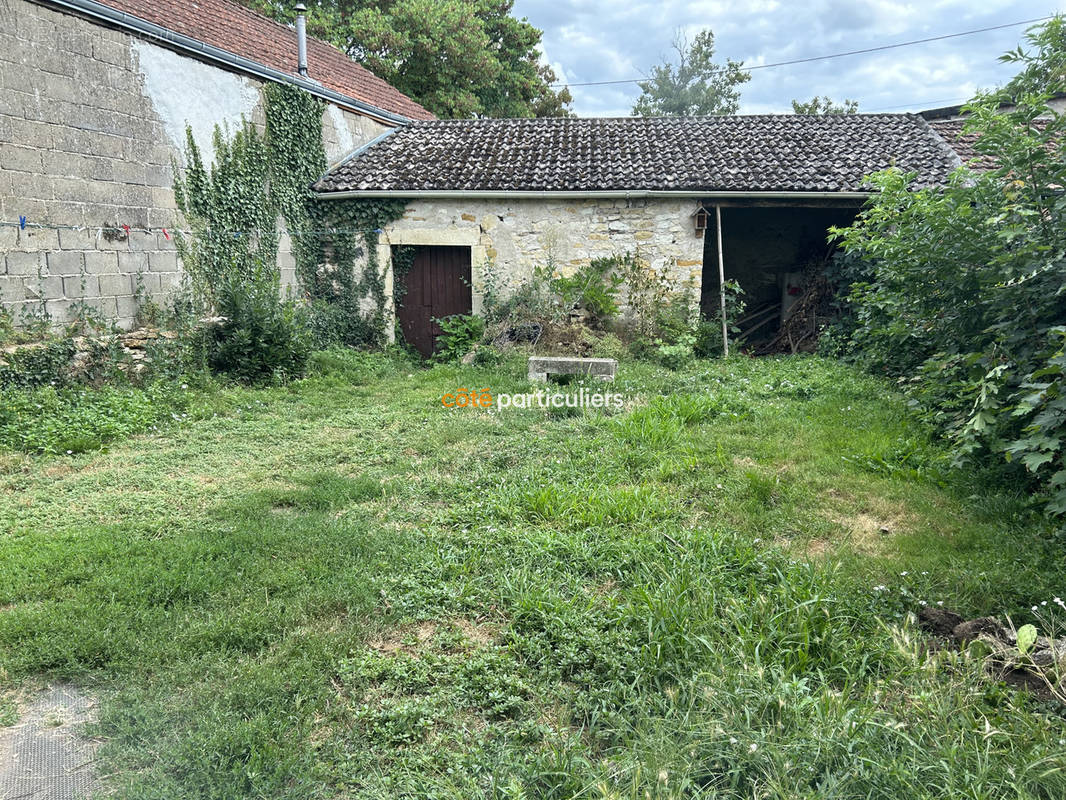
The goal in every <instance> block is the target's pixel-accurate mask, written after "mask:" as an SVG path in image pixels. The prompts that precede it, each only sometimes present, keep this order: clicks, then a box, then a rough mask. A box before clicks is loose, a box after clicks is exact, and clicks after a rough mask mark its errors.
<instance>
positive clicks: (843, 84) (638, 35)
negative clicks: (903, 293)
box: [514, 0, 1066, 116]
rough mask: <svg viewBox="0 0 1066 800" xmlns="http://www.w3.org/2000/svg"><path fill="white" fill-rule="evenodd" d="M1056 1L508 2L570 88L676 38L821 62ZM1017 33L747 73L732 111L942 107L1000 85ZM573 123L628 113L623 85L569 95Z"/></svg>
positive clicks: (627, 71) (1057, 1) (1022, 13)
mask: <svg viewBox="0 0 1066 800" xmlns="http://www.w3.org/2000/svg"><path fill="white" fill-rule="evenodd" d="M1064 8H1066V2H1064V0H1043V2H1041V1H1040V0H976V2H975V0H925V2H903V1H902V0H806V2H796V1H795V0H792V1H791V2H790V1H789V0H736V1H735V2H729V1H728V0H690V1H689V2H679V1H676V0H657V1H655V2H644V0H621V2H619V0H516V2H515V7H514V14H515V15H516V16H519V17H522V16H524V17H527V18H528V19H529V21H530V22H532V23H533V24H534V25H536V26H537V27H538V28H540V29H542V30H543V31H544V40H543V50H544V56H545V58H546V60H547V61H548V62H549V63H551V64H552V65H553V66H554V67H555V71H556V73H557V74H558V75H560V77H561V78H562V77H565V79H566V80H567V81H569V82H572V83H583V82H588V81H611V80H622V79H629V78H638V77H641V76H643V75H646V74H647V72H648V70H649V68H650V67H651V66H652V65H654V64H657V63H661V62H662V61H663V60H664V58H666V57H672V56H673V55H674V53H673V51H672V49H671V42H672V41H673V39H674V35H675V32H676V31H678V30H680V31H683V32H685V33H686V34H687V35H689V37H690V38H691V36H692V35H693V34H694V33H696V32H698V31H699V30H700V29H702V28H710V29H711V30H713V31H714V34H715V38H716V45H717V47H716V56H715V57H716V60H720V61H722V60H724V59H725V58H727V57H728V58H733V59H738V60H743V61H744V64H745V66H754V65H757V64H768V63H773V62H778V61H789V60H792V59H799V58H806V57H809V56H821V55H827V54H830V53H839V52H841V51H848V50H859V49H862V48H868V47H878V46H881V45H886V44H896V43H898V42H905V41H909V40H913V39H923V38H927V37H931V36H940V35H943V34H950V33H959V32H962V31H969V30H973V29H975V28H987V27H991V26H994V25H1003V24H1006V23H1012V22H1020V21H1023V20H1031V19H1036V18H1039V17H1044V16H1047V15H1049V14H1053V13H1056V12H1057V11H1060V10H1062V9H1064ZM1026 27H1027V26H1024V25H1020V26H1015V27H1011V28H1006V29H1003V30H997V31H989V32H986V33H978V34H974V35H971V36H963V37H958V38H954V39H947V40H945V41H938V42H929V43H926V44H919V45H914V46H910V47H902V48H898V49H893V50H886V51H882V52H879V53H868V54H864V55H855V56H847V57H844V58H835V59H829V60H825V61H815V62H813V63H809V64H799V65H794V66H787V67H775V68H769V69H763V70H755V71H754V72H752V74H751V76H752V77H751V81H750V82H748V83H747V84H744V85H743V87H742V89H741V112H742V113H750V114H758V113H766V112H775V111H777V112H780V111H790V110H791V106H790V104H789V101H790V100H792V99H793V98H803V99H809V98H810V97H812V96H813V95H816V94H817V95H829V96H830V97H833V98H834V99H838V100H839V99H843V98H845V97H847V98H852V99H855V100H858V101H859V108H860V110H861V111H906V110H920V109H924V108H936V107H938V106H945V105H953V104H956V103H959V102H962V101H964V100H966V99H968V98H969V97H970V96H971V95H972V94H973V92H974V90H975V89H977V88H990V87H993V86H996V85H998V84H1000V83H1002V82H1003V81H1004V80H1005V79H1007V78H1008V77H1010V75H1011V74H1012V72H1013V69H1012V67H1011V66H1010V65H1003V64H1000V63H999V62H998V61H997V60H996V59H997V56H999V55H1000V54H1001V53H1003V52H1004V51H1006V50H1009V49H1011V48H1013V47H1015V46H1016V45H1017V44H1018V43H1019V41H1020V40H1021V36H1022V34H1023V32H1024V31H1025V28H1026ZM571 92H572V93H573V95H574V110H575V111H576V112H577V113H578V114H579V115H581V116H616V115H623V116H624V115H628V114H629V112H630V109H631V108H632V106H633V102H634V101H635V100H636V98H637V97H638V96H639V94H640V89H639V88H638V87H637V86H636V84H633V83H624V84H616V85H607V86H572V87H571Z"/></svg>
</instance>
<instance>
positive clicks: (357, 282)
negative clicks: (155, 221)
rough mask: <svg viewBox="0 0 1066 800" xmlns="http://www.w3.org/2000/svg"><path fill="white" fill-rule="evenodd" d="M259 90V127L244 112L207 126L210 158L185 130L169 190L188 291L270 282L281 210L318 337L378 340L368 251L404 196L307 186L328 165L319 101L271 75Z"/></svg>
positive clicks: (378, 297)
mask: <svg viewBox="0 0 1066 800" xmlns="http://www.w3.org/2000/svg"><path fill="white" fill-rule="evenodd" d="M265 97H266V130H265V134H264V135H260V134H259V133H258V132H257V130H256V128H255V126H253V125H252V124H251V123H249V122H247V121H245V122H242V124H241V127H240V129H239V130H238V131H237V132H236V133H235V134H234V135H233V137H232V138H231V139H227V138H226V137H225V136H224V135H223V133H222V131H221V129H218V128H216V130H215V134H214V148H215V161H214V163H213V164H211V166H210V167H205V166H204V164H203V159H202V157H201V154H200V151H199V149H198V148H197V146H196V142H195V141H194V140H193V137H192V132H191V130H189V131H187V141H186V153H185V155H186V164H187V166H186V169H185V171H184V174H180V177H179V178H178V179H176V181H175V187H174V193H175V198H176V200H177V203H178V207H179V208H180V209H181V211H182V212H183V213H184V214H185V216H186V217H187V219H188V221H189V224H190V227H191V229H192V231H193V235H192V236H191V237H181V238H179V239H178V242H177V243H178V251H179V254H180V255H181V257H182V261H183V262H184V263H185V265H186V270H187V272H188V273H189V276H190V279H191V282H192V286H193V289H194V295H195V296H197V297H198V298H200V299H201V300H202V301H203V305H205V306H206V307H207V308H211V307H213V306H214V301H215V300H216V299H217V294H218V290H217V287H218V286H219V285H220V284H223V283H225V282H226V281H228V280H231V279H236V280H247V281H252V280H254V281H261V280H264V279H265V280H269V281H271V282H273V284H274V286H275V287H277V286H278V285H279V283H280V276H279V272H278V266H277V253H278V243H279V238H280V237H279V232H278V220H279V218H283V219H284V220H285V227H286V228H287V230H288V231H289V232H290V234H291V239H292V253H293V257H294V260H295V262H296V279H297V282H298V285H299V289H300V291H301V293H302V294H303V296H304V297H305V299H306V300H307V305H308V308H309V311H310V313H309V319H310V324H311V327H312V332H313V333H314V335H315V337H316V339H318V340H319V343H320V344H349V345H355V346H374V345H380V344H381V343H382V341H383V338H384V324H385V308H386V305H387V298H386V295H385V283H384V276H383V274H382V270H381V265H380V264H379V262H378V257H377V244H378V241H379V232H380V230H381V229H382V228H384V227H385V225H387V224H388V223H389V222H391V221H393V220H395V219H398V218H399V217H400V216H401V215H402V214H403V211H404V208H405V205H406V204H405V203H404V202H403V201H397V200H387V199H385V200H379V199H359V200H353V199H349V200H320V199H318V198H317V197H316V196H315V194H314V193H313V192H312V191H311V189H310V186H311V184H312V183H313V182H314V181H315V180H317V179H318V177H319V176H321V175H322V173H324V172H325V171H326V167H327V164H326V154H325V148H324V146H323V143H322V115H323V113H324V111H325V103H323V102H322V101H320V100H318V99H317V98H315V97H313V96H312V95H310V94H308V93H307V92H304V91H303V90H302V89H299V88H297V87H295V86H289V85H280V84H270V85H269V86H267V88H266V91H265ZM175 172H176V174H179V173H178V171H177V170H176V171H175Z"/></svg>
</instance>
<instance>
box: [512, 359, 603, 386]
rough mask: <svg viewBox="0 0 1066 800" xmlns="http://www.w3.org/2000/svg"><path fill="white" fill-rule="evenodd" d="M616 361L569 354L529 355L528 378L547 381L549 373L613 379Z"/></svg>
mask: <svg viewBox="0 0 1066 800" xmlns="http://www.w3.org/2000/svg"><path fill="white" fill-rule="evenodd" d="M617 371H618V362H617V361H615V360H614V359H613V358H574V357H571V356H530V358H529V379H530V380H531V381H547V380H548V376H549V375H590V376H592V377H594V378H599V379H600V380H601V381H613V380H614V376H615V373H616V372H617Z"/></svg>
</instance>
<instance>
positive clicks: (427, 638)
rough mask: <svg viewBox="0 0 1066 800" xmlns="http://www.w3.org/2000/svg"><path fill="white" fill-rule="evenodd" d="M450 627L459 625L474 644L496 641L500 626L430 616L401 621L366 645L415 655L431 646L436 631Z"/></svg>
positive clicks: (465, 636)
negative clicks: (420, 619) (415, 621)
mask: <svg viewBox="0 0 1066 800" xmlns="http://www.w3.org/2000/svg"><path fill="white" fill-rule="evenodd" d="M449 627H454V628H458V630H459V633H461V634H462V636H463V638H464V639H465V640H467V641H468V642H470V643H471V644H472V645H474V646H475V647H487V646H489V645H490V644H492V643H493V642H494V641H496V637H497V636H498V635H499V627H498V626H496V625H493V624H491V623H487V622H473V621H471V620H468V619H465V618H463V617H457V618H455V619H449V620H445V621H444V622H437V621H435V620H430V621H427V622H419V623H416V624H412V625H401V626H399V627H397V628H395V629H393V630H389V631H385V632H383V633H379V634H377V635H376V636H373V637H371V638H370V640H369V641H368V642H367V646H368V647H369V648H370V649H371V650H375V651H377V652H378V653H383V654H386V655H394V654H396V653H402V654H404V655H408V656H413V657H415V658H417V657H418V656H419V655H420V654H421V653H423V652H425V651H426V650H427V649H429V647H430V646H431V643H432V642H433V640H434V638H436V636H437V634H438V632H442V631H444V630H445V629H447V628H449Z"/></svg>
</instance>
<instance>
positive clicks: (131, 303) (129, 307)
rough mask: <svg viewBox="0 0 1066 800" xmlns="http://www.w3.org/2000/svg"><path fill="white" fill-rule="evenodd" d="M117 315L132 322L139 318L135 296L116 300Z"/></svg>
mask: <svg viewBox="0 0 1066 800" xmlns="http://www.w3.org/2000/svg"><path fill="white" fill-rule="evenodd" d="M115 315H116V316H117V317H118V318H119V319H128V320H132V319H133V318H134V317H136V316H137V300H136V298H134V297H133V295H127V296H126V297H116V298H115Z"/></svg>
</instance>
